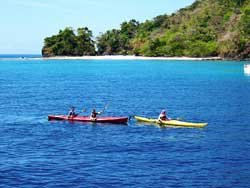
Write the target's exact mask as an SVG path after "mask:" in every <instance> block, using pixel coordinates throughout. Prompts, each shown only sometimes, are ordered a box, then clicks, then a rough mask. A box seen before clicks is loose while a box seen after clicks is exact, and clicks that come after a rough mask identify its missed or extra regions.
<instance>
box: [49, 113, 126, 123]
mask: <svg viewBox="0 0 250 188" xmlns="http://www.w3.org/2000/svg"><path fill="white" fill-rule="evenodd" d="M48 120H49V121H52V120H57V121H80V122H95V123H114V124H126V123H127V122H128V118H127V117H97V118H96V119H94V120H93V119H91V118H90V117H89V116H76V117H68V116H65V115H49V116H48Z"/></svg>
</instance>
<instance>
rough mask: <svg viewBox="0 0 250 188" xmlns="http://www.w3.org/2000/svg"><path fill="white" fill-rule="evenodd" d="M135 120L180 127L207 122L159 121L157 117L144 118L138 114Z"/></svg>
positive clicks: (202, 125) (195, 126)
mask: <svg viewBox="0 0 250 188" xmlns="http://www.w3.org/2000/svg"><path fill="white" fill-rule="evenodd" d="M134 118H135V119H136V120H137V121H141V122H146V123H156V124H158V125H161V126H164V127H165V126H167V125H170V126H180V127H194V128H202V127H205V126H207V123H191V122H184V121H179V120H168V121H159V120H158V119H152V118H145V117H140V116H134Z"/></svg>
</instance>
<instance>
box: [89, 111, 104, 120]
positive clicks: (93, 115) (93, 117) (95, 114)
mask: <svg viewBox="0 0 250 188" xmlns="http://www.w3.org/2000/svg"><path fill="white" fill-rule="evenodd" d="M101 113H102V112H97V111H96V110H95V109H93V110H92V112H91V115H90V119H91V120H92V121H95V120H96V118H97V115H99V114H101Z"/></svg>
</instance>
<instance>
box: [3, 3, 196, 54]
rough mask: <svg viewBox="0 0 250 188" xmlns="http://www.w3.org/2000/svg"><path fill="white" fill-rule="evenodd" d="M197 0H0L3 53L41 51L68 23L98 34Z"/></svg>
mask: <svg viewBox="0 0 250 188" xmlns="http://www.w3.org/2000/svg"><path fill="white" fill-rule="evenodd" d="M1 1H2V2H1ZM194 1H195V0H174V1H173V0H0V2H1V6H0V24H1V29H0V54H41V49H42V46H43V41H44V38H45V37H48V36H51V35H54V34H57V33H58V32H59V30H60V29H64V28H65V27H73V28H74V29H77V28H79V27H85V26H86V27H88V28H89V29H90V30H92V31H93V34H94V36H95V37H96V36H98V35H99V34H100V33H104V32H105V31H107V30H109V29H113V28H119V26H120V24H121V23H122V22H123V21H129V20H131V19H136V20H138V21H140V22H143V21H145V20H147V19H148V20H150V19H152V18H154V17H156V16H158V15H161V14H171V13H173V12H176V11H177V10H178V9H180V8H184V7H186V6H188V5H191V4H192V3H193V2H194Z"/></svg>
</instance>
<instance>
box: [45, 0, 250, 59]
mask: <svg viewBox="0 0 250 188" xmlns="http://www.w3.org/2000/svg"><path fill="white" fill-rule="evenodd" d="M42 52H43V55H44V56H53V55H95V54H98V55H140V56H189V57H209V56H221V57H224V58H231V59H249V58H250V0H196V1H195V2H194V3H193V4H192V5H190V6H188V7H185V8H182V9H180V10H179V11H177V12H175V13H173V14H171V15H167V14H164V15H159V16H156V17H155V18H153V19H152V20H146V21H145V22H143V23H139V22H138V21H136V20H134V19H132V20H130V21H128V22H123V23H122V24H121V25H120V28H118V29H111V30H108V31H106V32H105V33H102V34H101V35H100V36H98V37H97V38H96V50H95V46H94V41H93V40H92V32H91V31H90V30H89V29H88V28H86V27H85V28H79V29H78V30H77V33H75V32H74V31H73V29H72V28H66V29H64V30H63V31H60V32H59V34H58V35H53V36H51V37H48V38H46V39H45V40H44V47H43V50H42Z"/></svg>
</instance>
